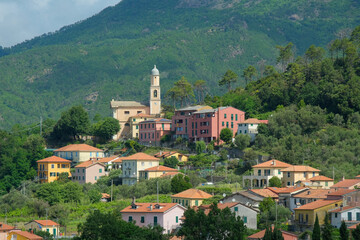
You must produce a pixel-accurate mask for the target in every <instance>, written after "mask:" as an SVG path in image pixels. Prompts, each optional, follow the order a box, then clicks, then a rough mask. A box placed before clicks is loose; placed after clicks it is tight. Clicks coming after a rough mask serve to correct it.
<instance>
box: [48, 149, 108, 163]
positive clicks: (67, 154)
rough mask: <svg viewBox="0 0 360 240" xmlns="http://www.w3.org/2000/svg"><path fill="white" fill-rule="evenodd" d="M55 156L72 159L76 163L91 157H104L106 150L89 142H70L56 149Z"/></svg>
mask: <svg viewBox="0 0 360 240" xmlns="http://www.w3.org/2000/svg"><path fill="white" fill-rule="evenodd" d="M54 154H55V156H58V157H61V158H64V159H67V160H71V161H72V162H73V163H74V164H77V163H79V162H85V161H88V160H89V159H90V158H103V157H104V151H103V150H101V149H99V148H96V147H92V146H89V145H87V144H70V145H67V146H65V147H62V148H59V149H56V150H55V151H54Z"/></svg>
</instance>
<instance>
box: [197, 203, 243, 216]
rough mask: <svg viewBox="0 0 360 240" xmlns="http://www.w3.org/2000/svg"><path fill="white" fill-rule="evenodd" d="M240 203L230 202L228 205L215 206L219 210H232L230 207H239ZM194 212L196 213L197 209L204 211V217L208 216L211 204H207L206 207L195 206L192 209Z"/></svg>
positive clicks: (219, 204)
mask: <svg viewBox="0 0 360 240" xmlns="http://www.w3.org/2000/svg"><path fill="white" fill-rule="evenodd" d="M239 204H240V203H239V202H230V203H218V204H217V207H218V208H219V209H225V208H227V207H228V208H232V207H235V206H236V205H239ZM194 209H195V211H197V210H198V209H203V210H204V213H205V214H206V215H208V214H209V213H210V210H211V204H207V205H201V206H199V207H197V206H195V207H194Z"/></svg>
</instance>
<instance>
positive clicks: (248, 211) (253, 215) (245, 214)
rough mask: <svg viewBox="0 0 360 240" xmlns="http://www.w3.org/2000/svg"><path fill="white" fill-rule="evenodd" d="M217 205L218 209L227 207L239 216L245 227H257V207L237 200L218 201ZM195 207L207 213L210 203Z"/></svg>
mask: <svg viewBox="0 0 360 240" xmlns="http://www.w3.org/2000/svg"><path fill="white" fill-rule="evenodd" d="M217 207H218V208H219V209H225V208H229V209H230V211H231V212H233V213H235V217H240V218H241V219H242V220H243V222H244V225H245V226H246V227H247V228H250V229H257V215H258V214H259V212H260V210H259V209H257V208H254V207H252V206H250V205H246V204H243V203H239V202H228V203H218V204H217ZM196 208H198V209H202V210H203V211H204V213H205V214H206V215H208V214H209V212H210V210H211V205H201V206H199V207H196Z"/></svg>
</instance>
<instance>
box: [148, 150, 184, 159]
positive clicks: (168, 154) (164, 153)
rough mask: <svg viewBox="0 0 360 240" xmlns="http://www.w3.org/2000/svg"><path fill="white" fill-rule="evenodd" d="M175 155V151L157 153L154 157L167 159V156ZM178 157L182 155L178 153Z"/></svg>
mask: <svg viewBox="0 0 360 240" xmlns="http://www.w3.org/2000/svg"><path fill="white" fill-rule="evenodd" d="M175 153H177V152H176V151H170V152H158V153H156V154H154V157H157V158H159V157H165V158H166V157H168V156H170V155H173V154H175ZM179 154H180V155H182V154H181V153H179Z"/></svg>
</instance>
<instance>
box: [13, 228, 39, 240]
mask: <svg viewBox="0 0 360 240" xmlns="http://www.w3.org/2000/svg"><path fill="white" fill-rule="evenodd" d="M7 239H8V240H15V239H16V240H43V238H42V237H40V236H38V235H35V234H33V233H29V232H26V231H21V230H17V229H14V230H11V231H10V232H9V234H8V237H7Z"/></svg>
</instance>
